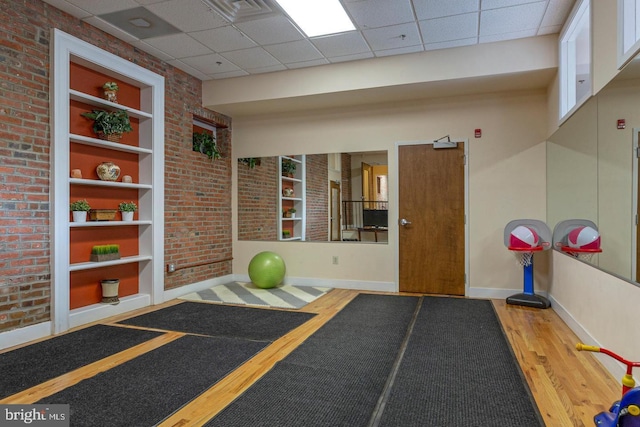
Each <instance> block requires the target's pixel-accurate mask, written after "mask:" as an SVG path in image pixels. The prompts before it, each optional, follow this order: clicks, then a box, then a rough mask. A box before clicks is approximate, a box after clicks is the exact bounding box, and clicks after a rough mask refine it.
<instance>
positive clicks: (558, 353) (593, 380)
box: [0, 289, 620, 427]
mask: <svg viewBox="0 0 640 427" xmlns="http://www.w3.org/2000/svg"><path fill="white" fill-rule="evenodd" d="M358 293H360V291H354V290H344V289H336V290H333V291H332V292H329V293H328V294H326V295H324V296H323V297H321V298H319V299H317V300H316V301H314V302H312V303H311V304H309V305H307V306H306V307H304V308H303V309H301V310H299V311H305V312H310V313H317V314H318V315H317V316H315V317H314V318H313V319H311V320H310V321H308V322H307V323H305V324H303V325H302V326H300V327H298V328H296V329H295V330H293V331H292V332H290V333H289V334H287V335H285V336H283V337H282V338H280V339H278V340H276V341H275V342H274V343H273V344H271V345H270V346H268V347H267V348H266V349H265V350H263V351H262V352H260V353H259V354H257V355H256V356H255V357H253V358H252V359H251V360H249V361H248V362H247V363H245V364H244V365H242V366H241V367H240V368H238V369H237V370H235V371H234V372H232V373H231V374H229V375H228V376H227V377H225V378H224V379H222V380H221V381H219V382H218V383H217V384H215V385H214V386H213V387H211V388H210V389H209V390H207V391H206V392H205V393H203V394H202V395H200V396H199V397H198V398H196V399H194V400H193V401H191V402H189V403H188V404H186V405H185V406H184V407H182V408H181V409H180V410H179V411H177V412H176V413H174V414H173V415H172V416H171V417H169V418H167V419H166V420H165V421H164V422H163V423H162V424H160V426H161V427H169V426H201V425H203V424H204V423H206V421H207V420H208V419H210V418H211V417H212V416H214V415H215V414H216V413H218V412H219V411H220V410H222V409H223V408H224V407H225V406H226V405H227V404H228V403H230V402H231V401H233V399H234V398H235V397H236V396H238V395H240V394H242V392H243V391H244V390H246V389H247V388H248V387H250V386H251V384H252V383H253V382H255V381H256V380H257V379H259V378H260V377H261V376H262V375H264V374H265V373H266V372H267V371H268V370H269V369H270V368H271V367H272V366H273V365H274V364H275V363H276V362H278V361H279V360H282V359H283V358H284V357H286V356H287V355H288V354H289V353H290V352H291V351H293V350H294V349H295V348H296V347H297V346H298V345H300V344H301V343H302V342H303V341H304V340H305V339H306V338H308V337H309V336H310V335H311V334H313V333H314V332H315V331H316V330H318V329H319V328H320V327H321V326H322V325H323V324H324V323H325V322H327V321H328V320H329V319H330V318H331V317H333V316H334V315H335V314H336V313H337V312H338V311H340V310H341V309H342V308H343V307H344V306H345V305H346V304H347V303H348V302H349V301H351V300H352V299H353V298H354V297H355V296H356V295H358ZM176 303H180V302H179V301H177V300H174V301H170V302H167V303H165V304H162V305H160V306H155V307H147V308H145V309H141V310H137V311H135V312H131V313H127V314H126V315H120V316H117V317H114V318H110V319H107V321H103V322H99V323H103V324H113V323H115V322H118V321H120V320H122V319H124V318H128V317H133V316H137V315H139V314H143V313H145V312H149V311H153V310H156V309H159V308H163V307H167V306H169V305H173V304H176ZM493 304H494V307H495V309H496V312H497V314H498V317H499V319H500V321H501V323H502V325H503V328H504V331H505V333H506V335H507V337H508V339H509V341H510V343H511V345H512V348H513V352H514V354H515V356H516V358H517V359H518V362H519V363H520V366H521V367H522V371H523V373H524V375H525V377H526V380H527V382H528V383H529V387H530V389H531V391H532V394H533V396H534V398H535V400H536V402H537V404H538V407H539V408H540V411H541V413H542V415H543V418H544V420H545V423H546V424H547V426H549V427H565V426H566V427H570V426H593V425H594V424H593V416H594V415H595V414H597V413H598V412H601V411H603V410H606V409H608V408H609V406H610V405H611V403H612V402H613V401H614V400H616V399H618V398H619V395H620V386H619V385H618V381H617V380H616V379H614V378H612V377H611V376H610V375H609V374H608V372H607V371H605V369H604V368H603V367H602V366H601V365H600V363H599V362H598V361H597V359H596V358H595V357H593V355H592V354H590V353H583V352H578V351H576V350H575V344H576V343H577V342H578V338H577V337H576V336H575V334H573V332H571V330H570V329H569V328H568V327H567V326H566V325H565V324H564V322H563V321H562V320H561V319H560V318H559V317H558V316H557V315H556V313H555V312H554V311H553V310H552V309H548V310H538V309H533V308H527V307H520V306H510V305H507V304H506V303H505V302H504V301H503V300H494V301H493ZM86 326H90V325H86ZM86 326H85V327H86ZM182 335H183V334H181V333H177V332H176V333H172V334H168V335H166V336H163V337H158V338H156V339H153V340H151V341H148V342H146V343H143V344H140V345H137V346H135V347H133V348H130V349H128V350H125V351H123V352H121V353H118V354H115V355H113V356H110V357H108V358H105V359H103V360H101V361H98V362H95V363H92V364H90V365H87V366H84V367H82V368H80V369H77V370H75V371H73V372H70V373H68V374H66V375H63V376H60V377H58V378H54V379H52V380H50V381H47V382H46V383H43V384H40V385H38V386H36V387H33V388H31V389H28V390H25V391H23V392H21V393H18V394H15V395H13V396H9V397H7V398H5V399H3V400H0V403H25V404H28V403H33V402H37V401H38V400H40V399H42V398H43V397H46V396H48V395H50V394H52V393H55V392H57V391H59V390H62V389H64V388H66V387H69V386H71V385H73V384H76V383H78V382H79V381H81V380H83V379H85V378H90V377H91V376H93V375H96V374H97V373H99V372H102V371H105V370H107V369H110V368H112V367H113V366H116V365H118V364H120V363H124V362H126V361H127V360H130V359H132V358H134V357H136V356H137V355H139V354H143V353H145V352H147V351H151V350H153V349H154V348H157V347H158V346H161V345H164V344H166V343H167V342H170V341H172V340H174V339H176V338H178V337H180V336H182ZM10 350H11V349H7V350H5V351H10ZM3 352H4V351H3ZM478 369H482V367H478Z"/></svg>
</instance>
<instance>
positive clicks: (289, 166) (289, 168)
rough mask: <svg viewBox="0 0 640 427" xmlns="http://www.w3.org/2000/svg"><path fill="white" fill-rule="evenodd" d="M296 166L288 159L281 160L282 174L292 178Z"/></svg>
mask: <svg viewBox="0 0 640 427" xmlns="http://www.w3.org/2000/svg"><path fill="white" fill-rule="evenodd" d="M296 169H297V166H296V164H295V163H294V162H292V161H291V160H289V159H283V160H282V176H286V177H289V178H293V176H294V175H295V173H296Z"/></svg>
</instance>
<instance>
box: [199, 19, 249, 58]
mask: <svg viewBox="0 0 640 427" xmlns="http://www.w3.org/2000/svg"><path fill="white" fill-rule="evenodd" d="M189 35H190V36H191V37H193V38H194V39H196V40H198V41H199V42H200V43H202V44H204V45H205V46H209V48H211V50H213V51H215V52H229V51H232V50H237V49H246V48H250V47H254V46H256V43H255V42H254V41H253V40H251V39H250V38H249V37H247V36H245V35H244V34H242V32H240V31H238V30H236V29H235V28H233V27H232V26H231V25H229V26H226V27H221V28H214V29H212V30H206V31H196V32H193V33H189Z"/></svg>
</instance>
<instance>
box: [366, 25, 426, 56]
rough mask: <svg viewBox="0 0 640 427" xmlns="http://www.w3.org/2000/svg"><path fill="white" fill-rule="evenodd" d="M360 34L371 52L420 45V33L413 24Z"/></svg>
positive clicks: (375, 29) (376, 29) (377, 29)
mask: <svg viewBox="0 0 640 427" xmlns="http://www.w3.org/2000/svg"><path fill="white" fill-rule="evenodd" d="M362 34H363V35H364V38H365V39H366V40H367V41H368V42H369V46H371V49H373V50H384V49H396V48H405V47H409V46H420V45H422V39H421V38H420V31H418V26H417V25H416V24H415V22H411V23H408V24H400V25H392V26H390V27H383V28H374V29H371V30H364V31H363V32H362Z"/></svg>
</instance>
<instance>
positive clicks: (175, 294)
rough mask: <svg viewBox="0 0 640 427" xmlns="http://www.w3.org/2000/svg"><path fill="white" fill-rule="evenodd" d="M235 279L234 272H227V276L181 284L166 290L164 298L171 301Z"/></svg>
mask: <svg viewBox="0 0 640 427" xmlns="http://www.w3.org/2000/svg"><path fill="white" fill-rule="evenodd" d="M234 280H236V279H235V278H234V275H233V274H227V275H226V276H221V277H216V278H214V279H207V280H203V281H202V282H196V283H192V284H190V285H186V286H181V287H179V288H174V289H169V290H166V291H164V300H165V301H170V300H172V299H176V298H180V297H181V296H183V295H187V294H190V293H192V292H198V291H202V290H205V289H209V288H211V287H213V286H216V285H224V284H225V283H229V282H233V281H234Z"/></svg>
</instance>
